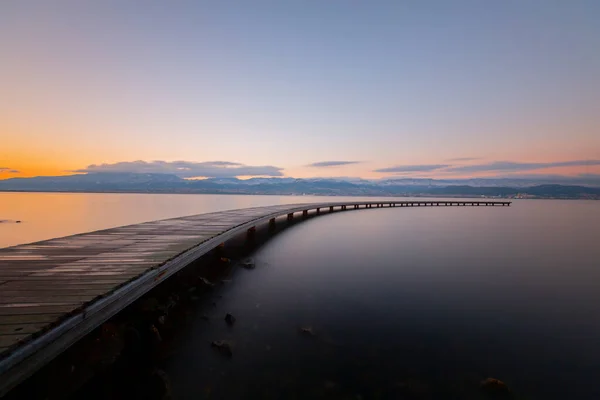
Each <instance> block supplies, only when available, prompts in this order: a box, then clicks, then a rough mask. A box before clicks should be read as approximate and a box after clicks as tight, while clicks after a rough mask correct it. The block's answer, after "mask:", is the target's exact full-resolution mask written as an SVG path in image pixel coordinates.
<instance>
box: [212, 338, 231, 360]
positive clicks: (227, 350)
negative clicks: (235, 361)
mask: <svg viewBox="0 0 600 400" xmlns="http://www.w3.org/2000/svg"><path fill="white" fill-rule="evenodd" d="M210 345H211V346H212V347H214V348H216V349H217V350H219V353H221V354H223V355H224V356H227V357H231V356H233V348H232V347H231V343H229V342H228V341H226V340H215V341H214V342H212V343H211V344H210Z"/></svg>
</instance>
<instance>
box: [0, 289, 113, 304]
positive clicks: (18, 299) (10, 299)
mask: <svg viewBox="0 0 600 400" xmlns="http://www.w3.org/2000/svg"><path fill="white" fill-rule="evenodd" d="M105 293H106V292H105ZM105 293H104V294H105ZM98 296H100V295H98V294H81V295H68V296H65V295H63V294H62V293H53V294H51V295H49V294H44V293H41V294H37V295H31V296H4V295H1V294H0V305H3V304H5V305H9V304H48V303H53V304H75V303H87V302H88V301H91V300H93V299H95V298H96V297H98Z"/></svg>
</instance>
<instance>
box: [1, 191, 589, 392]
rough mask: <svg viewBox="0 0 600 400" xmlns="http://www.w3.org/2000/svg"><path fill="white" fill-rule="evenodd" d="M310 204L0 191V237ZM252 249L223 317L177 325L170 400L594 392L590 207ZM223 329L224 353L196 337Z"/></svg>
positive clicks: (290, 240)
mask: <svg viewBox="0 0 600 400" xmlns="http://www.w3.org/2000/svg"><path fill="white" fill-rule="evenodd" d="M313 199H314V198H309V197H296V198H293V197H270V196H269V197H262V196H196V195H182V196H179V195H108V194H97V195H90V194H0V212H1V213H2V214H1V215H0V219H7V220H16V219H19V220H22V221H23V222H22V223H21V224H14V223H3V224H0V247H1V246H7V245H12V244H17V243H22V242H30V241H33V240H40V239H45V238H50V237H55V236H60V235H66V234H71V233H76V232H82V231H89V230H92V229H100V228H106V227H110V226H116V225H123V224H129V223H135V222H141V221H145V220H151V219H158V218H166V217H173V216H178V215H184V214H193V213H201V212H209V211H215V210H222V209H230V208H240V207H250V206H256V205H261V204H264V205H267V204H277V203H284V202H285V203H295V202H305V201H311V200H313ZM323 199H324V198H322V197H320V198H316V200H323ZM330 199H331V200H335V199H337V198H330ZM327 200H329V199H327ZM253 257H254V259H255V261H256V269H254V270H237V271H236V272H235V274H234V276H233V277H232V281H231V283H230V284H228V285H226V286H224V287H223V289H222V290H221V291H220V292H219V296H222V297H219V299H218V301H217V305H216V307H214V308H213V309H212V311H211V313H213V314H214V315H216V316H221V315H225V313H231V314H233V315H234V316H236V318H237V321H236V323H235V325H234V326H233V327H228V326H227V325H226V324H225V323H224V322H223V323H218V322H216V321H213V322H210V323H207V321H204V320H202V319H201V318H200V316H201V314H202V313H205V312H206V311H205V310H204V311H201V310H199V311H198V316H197V317H198V318H197V319H195V320H193V323H192V324H191V326H190V327H189V328H188V329H186V330H185V331H184V332H182V333H181V336H180V338H179V340H178V347H179V350H178V351H177V355H176V356H174V357H171V358H170V359H169V360H168V362H167V363H166V365H164V370H165V372H166V373H167V374H168V376H169V378H170V380H171V383H172V390H173V394H174V398H176V399H202V398H227V399H242V398H274V399H275V398H340V399H342V398H343V399H378V398H427V399H429V398H432V399H438V398H442V399H445V398H452V399H454V398H456V399H470V398H479V396H480V391H479V381H481V380H482V379H485V378H488V377H493V378H497V379H500V380H502V381H504V382H506V383H507V384H508V386H509V387H510V388H511V389H512V391H513V393H515V395H516V397H515V398H522V399H598V398H600V386H599V385H598V382H599V379H600V202H598V201H596V202H594V201H555V200H521V201H515V202H514V203H513V205H512V206H511V207H495V208H487V207H482V208H471V207H465V208H458V207H455V208H411V209H403V208H395V209H385V208H384V209H372V210H361V211H351V212H346V213H334V214H332V215H325V216H322V217H318V218H312V219H309V220H308V221H306V222H303V223H299V224H295V225H294V226H293V227H291V228H289V229H286V230H284V231H282V232H281V233H280V234H278V235H276V236H274V237H273V238H272V239H271V240H269V241H268V242H267V243H266V244H265V245H263V246H262V247H260V248H258V249H257V250H256V252H255V254H254V255H253ZM219 322H222V321H220V320H219ZM299 327H311V329H312V330H313V332H314V336H312V337H307V336H306V335H301V334H299V331H298V328H299ZM222 339H225V340H229V341H231V342H232V343H233V344H234V355H233V357H232V358H231V359H229V358H226V357H223V356H222V355H221V354H219V353H218V352H216V351H215V350H214V349H212V348H211V347H210V346H209V345H208V343H210V342H211V341H213V340H222ZM403 396H404V397H403Z"/></svg>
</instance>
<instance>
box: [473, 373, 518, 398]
mask: <svg viewBox="0 0 600 400" xmlns="http://www.w3.org/2000/svg"><path fill="white" fill-rule="evenodd" d="M479 386H480V388H481V390H483V391H484V392H485V393H487V394H488V395H492V396H495V397H501V398H509V396H510V394H511V393H510V390H509V389H508V386H507V385H506V383H504V382H502V381H501V380H499V379H495V378H487V379H486V380H483V381H481V384H480V385H479Z"/></svg>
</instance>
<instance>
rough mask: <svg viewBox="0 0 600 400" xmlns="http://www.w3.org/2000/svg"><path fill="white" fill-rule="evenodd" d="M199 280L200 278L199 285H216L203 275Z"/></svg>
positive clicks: (210, 286)
mask: <svg viewBox="0 0 600 400" xmlns="http://www.w3.org/2000/svg"><path fill="white" fill-rule="evenodd" d="M197 280H198V286H204V287H207V288H212V287H213V286H215V284H214V283H212V282H211V281H209V280H208V279H206V278H204V277H202V276H199V277H198V279H197Z"/></svg>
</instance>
